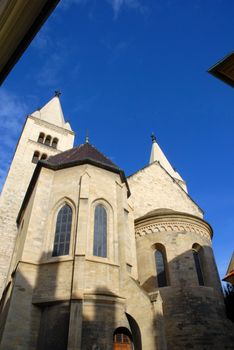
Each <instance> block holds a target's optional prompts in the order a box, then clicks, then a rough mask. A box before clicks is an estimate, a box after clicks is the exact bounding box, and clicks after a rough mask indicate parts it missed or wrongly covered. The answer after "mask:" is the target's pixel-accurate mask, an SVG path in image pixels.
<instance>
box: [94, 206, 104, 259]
mask: <svg viewBox="0 0 234 350" xmlns="http://www.w3.org/2000/svg"><path fill="white" fill-rule="evenodd" d="M93 255H95V256H101V257H103V258H106V256H107V214H106V209H105V208H104V206H103V205H101V204H99V205H97V206H96V208H95V216H94V241H93Z"/></svg>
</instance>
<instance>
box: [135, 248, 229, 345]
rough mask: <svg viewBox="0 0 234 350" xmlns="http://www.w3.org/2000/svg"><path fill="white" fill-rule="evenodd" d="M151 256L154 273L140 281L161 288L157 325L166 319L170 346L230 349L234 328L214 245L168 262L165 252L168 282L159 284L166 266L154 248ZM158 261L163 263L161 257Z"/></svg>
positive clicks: (146, 286)
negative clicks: (160, 304)
mask: <svg viewBox="0 0 234 350" xmlns="http://www.w3.org/2000/svg"><path fill="white" fill-rule="evenodd" d="M194 247H195V246H194ZM196 248H197V246H196ZM152 256H153V258H152V263H153V264H154V271H155V274H153V275H149V276H146V273H145V275H144V276H145V279H142V280H141V281H140V282H141V286H142V288H143V289H144V290H145V291H147V292H148V293H153V292H155V291H157V290H158V291H159V292H160V296H161V299H162V307H163V319H161V321H160V320H159V319H158V317H159V315H158V316H157V319H155V325H156V327H157V325H158V327H159V325H160V322H162V321H163V323H164V329H165V337H166V342H167V348H168V349H173V350H174V349H176V350H177V349H178V350H179V349H182V348H183V349H187V348H196V349H211V348H212V349H216V350H220V349H230V350H231V349H232V348H233V343H234V329H233V326H232V325H231V323H230V322H229V320H228V319H227V316H226V313H225V308H224V298H223V293H222V288H221V283H220V280H219V275H218V271H217V268H216V264H215V260H214V256H213V251H212V249H211V247H210V246H203V247H202V248H201V250H200V252H199V255H198V254H197V251H195V248H194V249H192V247H191V250H188V251H186V252H184V253H183V254H181V255H179V256H176V257H175V258H174V259H173V260H171V261H168V262H167V261H166V255H164V262H163V264H164V273H165V276H164V277H165V284H164V286H161V287H160V288H158V283H161V282H160V281H162V280H164V279H163V278H161V277H162V276H160V274H161V273H162V271H163V268H162V264H161V265H160V266H157V261H156V260H155V257H154V252H153V250H152ZM198 259H199V260H198ZM158 262H159V264H160V260H158ZM140 269H141V266H140V265H139V270H140ZM157 269H158V270H159V271H158V274H156V270H157ZM151 271H152V269H151Z"/></svg>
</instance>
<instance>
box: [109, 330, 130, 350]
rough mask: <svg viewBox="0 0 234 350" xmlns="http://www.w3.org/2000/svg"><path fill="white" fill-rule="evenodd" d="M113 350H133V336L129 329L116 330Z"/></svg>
mask: <svg viewBox="0 0 234 350" xmlns="http://www.w3.org/2000/svg"><path fill="white" fill-rule="evenodd" d="M113 350H133V345H132V335H131V333H130V332H129V330H128V329H127V328H125V327H119V328H117V329H116V330H115V332H114V336H113Z"/></svg>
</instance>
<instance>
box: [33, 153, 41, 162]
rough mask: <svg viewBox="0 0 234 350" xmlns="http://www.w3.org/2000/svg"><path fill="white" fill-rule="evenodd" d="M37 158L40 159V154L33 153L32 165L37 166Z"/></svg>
mask: <svg viewBox="0 0 234 350" xmlns="http://www.w3.org/2000/svg"><path fill="white" fill-rule="evenodd" d="M39 158H40V153H39V152H38V151H35V152H34V153H33V157H32V163H34V164H37V162H38V160H39Z"/></svg>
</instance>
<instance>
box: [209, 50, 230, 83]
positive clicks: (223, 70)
mask: <svg viewBox="0 0 234 350" xmlns="http://www.w3.org/2000/svg"><path fill="white" fill-rule="evenodd" d="M208 72H209V73H210V74H212V75H214V76H215V77H216V78H218V79H220V80H222V81H224V82H225V83H227V84H229V85H231V86H232V87H234V51H233V52H232V53H230V54H229V55H228V56H226V57H224V58H223V59H222V60H221V61H219V62H218V63H216V64H215V65H214V66H212V67H211V68H209V69H208Z"/></svg>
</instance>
